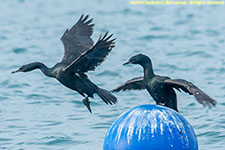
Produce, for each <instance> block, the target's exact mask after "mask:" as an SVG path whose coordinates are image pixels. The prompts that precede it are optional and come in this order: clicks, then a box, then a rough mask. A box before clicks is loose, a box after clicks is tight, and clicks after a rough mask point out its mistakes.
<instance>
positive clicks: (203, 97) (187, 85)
mask: <svg viewBox="0 0 225 150" xmlns="http://www.w3.org/2000/svg"><path fill="white" fill-rule="evenodd" d="M163 82H164V83H166V84H168V85H170V86H172V87H173V88H176V89H177V90H178V91H180V89H181V90H183V91H184V92H186V93H189V94H190V95H194V96H195V98H196V99H197V101H198V102H199V103H201V104H203V105H204V106H206V105H207V106H209V107H211V106H215V105H216V101H215V100H214V99H212V98H211V97H209V96H208V95H207V94H206V93H205V92H203V91H202V90H200V89H199V88H198V87H197V86H196V85H194V84H193V83H191V82H188V81H186V80H183V79H167V80H164V81H163Z"/></svg>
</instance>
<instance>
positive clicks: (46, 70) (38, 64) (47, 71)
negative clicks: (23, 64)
mask: <svg viewBox="0 0 225 150" xmlns="http://www.w3.org/2000/svg"><path fill="white" fill-rule="evenodd" d="M33 65H34V66H33V69H32V70H34V69H40V70H41V72H42V73H43V74H45V75H46V76H48V77H55V76H54V75H53V74H52V71H51V70H52V69H51V68H48V67H47V66H46V65H45V64H43V63H41V62H34V63H33Z"/></svg>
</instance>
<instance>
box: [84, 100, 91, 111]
mask: <svg viewBox="0 0 225 150" xmlns="http://www.w3.org/2000/svg"><path fill="white" fill-rule="evenodd" d="M90 103H91V102H90V101H89V99H88V97H85V99H83V104H84V105H85V106H86V107H87V109H88V110H89V112H90V113H92V111H91V107H90Z"/></svg>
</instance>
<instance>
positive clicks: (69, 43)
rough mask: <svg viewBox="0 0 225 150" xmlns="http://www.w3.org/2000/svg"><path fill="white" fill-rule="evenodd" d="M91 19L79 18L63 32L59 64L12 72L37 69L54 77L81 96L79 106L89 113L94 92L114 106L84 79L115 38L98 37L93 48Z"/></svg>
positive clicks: (110, 97) (108, 95) (105, 94)
mask: <svg viewBox="0 0 225 150" xmlns="http://www.w3.org/2000/svg"><path fill="white" fill-rule="evenodd" d="M92 20H93V19H88V15H87V16H85V17H84V15H82V16H81V17H80V19H79V20H78V21H77V23H76V24H75V25H73V26H72V28H71V29H67V30H66V31H65V33H64V34H63V36H62V37H61V40H62V42H63V45H64V57H63V59H62V61H61V62H59V63H57V64H56V65H55V66H53V67H52V68H48V67H47V66H46V65H44V64H43V63H41V62H34V63H30V64H27V65H23V66H22V67H20V68H19V69H18V70H16V71H13V72H12V73H16V72H28V71H32V70H34V69H40V70H41V71H42V72H43V73H44V74H45V75H46V76H48V77H53V78H56V79H57V80H58V81H59V82H60V83H62V84H63V85H64V86H66V87H68V88H70V89H72V90H75V91H77V92H78V93H79V94H81V95H82V96H84V97H85V98H84V99H83V104H84V105H85V106H86V107H87V108H88V110H89V111H90V112H92V111H91V108H90V101H89V99H88V98H89V97H91V98H93V94H94V93H97V94H98V95H99V97H100V98H101V99H102V100H103V101H104V102H105V103H106V104H111V105H112V104H115V103H116V102H117V98H116V97H115V96H114V95H112V94H111V93H110V92H108V91H107V90H104V89H101V88H99V87H98V86H97V85H95V84H94V83H93V82H91V81H90V80H89V79H88V76H87V75H86V74H85V73H86V72H88V71H90V70H95V68H96V67H97V66H98V65H100V64H101V63H102V62H103V61H104V59H105V57H106V56H107V55H108V54H109V52H110V51H111V50H112V48H113V47H114V46H115V45H114V44H115V39H110V38H111V37H112V34H111V35H109V36H108V32H107V33H106V34H105V35H104V36H103V37H102V36H101V35H100V37H99V39H98V41H97V43H96V44H95V45H93V41H92V39H91V37H90V36H91V35H92V33H93V26H94V24H93V23H92Z"/></svg>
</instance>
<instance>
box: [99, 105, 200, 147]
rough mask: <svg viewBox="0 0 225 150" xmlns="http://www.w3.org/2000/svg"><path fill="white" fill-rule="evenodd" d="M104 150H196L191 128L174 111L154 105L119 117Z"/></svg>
mask: <svg viewBox="0 0 225 150" xmlns="http://www.w3.org/2000/svg"><path fill="white" fill-rule="evenodd" d="M103 147H104V148H103V149H104V150H198V141H197V137H196V135H195V133H194V130H193V128H192V127H191V125H190V124H189V123H188V122H187V120H185V119H184V117H182V116H181V115H180V114H179V113H177V112H176V111H174V110H172V109H170V108H167V107H163V106H158V105H142V106H137V107H135V108H133V109H131V110H129V111H128V112H125V113H123V114H122V115H121V116H120V117H119V118H118V119H117V120H116V121H115V122H114V123H113V124H112V126H111V127H110V129H109V130H108V132H107V134H106V136H105V141H104V146H103Z"/></svg>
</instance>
